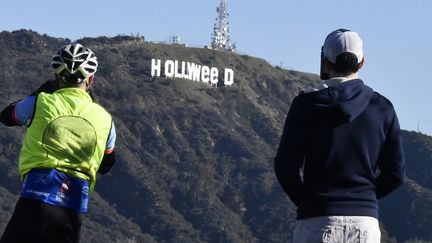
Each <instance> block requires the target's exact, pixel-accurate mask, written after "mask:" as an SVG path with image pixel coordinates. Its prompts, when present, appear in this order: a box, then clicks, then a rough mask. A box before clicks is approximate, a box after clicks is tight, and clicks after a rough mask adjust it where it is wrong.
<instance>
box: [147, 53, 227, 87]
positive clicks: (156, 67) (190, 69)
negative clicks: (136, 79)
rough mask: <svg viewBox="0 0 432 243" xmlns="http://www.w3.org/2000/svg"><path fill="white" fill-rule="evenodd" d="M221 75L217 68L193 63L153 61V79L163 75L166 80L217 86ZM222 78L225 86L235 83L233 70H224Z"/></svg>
mask: <svg viewBox="0 0 432 243" xmlns="http://www.w3.org/2000/svg"><path fill="white" fill-rule="evenodd" d="M219 74H220V71H219V69H218V68H216V67H209V66H205V65H199V64H195V63H193V62H184V61H178V60H165V61H164V62H162V60H161V59H152V60H151V76H152V77H155V76H156V77H160V76H161V75H163V76H164V77H166V78H182V79H188V80H192V81H196V82H203V83H207V84H210V85H212V86H216V85H217V84H218V83H219V76H220V75H219ZM221 77H223V84H224V85H225V86H231V85H232V84H233V83H234V71H233V70H232V69H231V68H224V70H223V75H221Z"/></svg>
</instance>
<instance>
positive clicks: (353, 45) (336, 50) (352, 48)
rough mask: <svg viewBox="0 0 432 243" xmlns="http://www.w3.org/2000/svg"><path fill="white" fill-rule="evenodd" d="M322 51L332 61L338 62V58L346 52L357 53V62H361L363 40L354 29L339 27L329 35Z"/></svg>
mask: <svg viewBox="0 0 432 243" xmlns="http://www.w3.org/2000/svg"><path fill="white" fill-rule="evenodd" d="M322 51H323V54H324V56H325V57H326V58H327V59H328V60H329V61H330V62H332V63H336V58H337V57H338V56H339V55H340V54H342V53H344V52H350V53H353V54H354V55H356V57H357V63H360V62H361V61H362V60H363V41H362V40H361V39H360V36H359V35H358V34H357V33H356V32H354V31H351V30H347V29H338V30H335V31H333V32H331V33H330V34H329V35H328V36H327V38H326V39H325V41H324V45H323V47H322Z"/></svg>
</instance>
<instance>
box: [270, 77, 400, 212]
mask: <svg viewBox="0 0 432 243" xmlns="http://www.w3.org/2000/svg"><path fill="white" fill-rule="evenodd" d="M274 166H275V168H274V169H275V173H276V176H277V179H278V181H279V183H280V184H281V186H282V188H283V189H284V191H285V192H286V193H287V194H288V196H289V197H290V199H291V201H292V202H293V203H294V204H295V205H296V206H297V214H298V216H297V218H298V219H304V218H310V217H317V216H371V217H375V218H378V199H380V198H382V197H384V196H386V195H387V194H389V193H390V192H392V191H394V190H395V189H396V188H397V187H399V186H400V185H401V184H402V182H403V180H404V177H405V161H404V154H403V148H402V142H401V135H400V128H399V123H398V120H397V116H396V113H395V111H394V108H393V106H392V104H391V103H390V101H389V100H387V99H386V98H385V97H384V96H382V95H380V94H379V93H377V92H374V91H373V90H372V89H371V88H369V87H368V86H366V85H364V83H363V81H362V80H360V79H354V80H350V81H346V82H343V83H339V84H337V85H335V86H332V87H329V88H326V89H322V90H319V91H315V92H311V93H303V94H300V95H298V96H297V97H296V98H294V100H293V102H292V105H291V108H290V111H289V112H288V116H287V118H286V121H285V126H284V130H283V134H282V137H281V141H280V144H279V148H278V152H277V155H276V158H275V160H274Z"/></svg>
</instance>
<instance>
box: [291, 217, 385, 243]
mask: <svg viewBox="0 0 432 243" xmlns="http://www.w3.org/2000/svg"><path fill="white" fill-rule="evenodd" d="M380 240H381V231H380V228H379V223H378V220H377V219H376V218H373V217H366V216H325V217H316V218H308V219H302V220H297V223H296V228H295V230H294V243H320V242H325V243H327V242H329V243H330V242H331V243H342V242H344V243H345V242H346V243H379V242H380Z"/></svg>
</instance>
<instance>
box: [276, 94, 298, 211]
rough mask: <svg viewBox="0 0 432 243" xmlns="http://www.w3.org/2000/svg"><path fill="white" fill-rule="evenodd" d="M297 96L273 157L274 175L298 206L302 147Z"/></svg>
mask: <svg viewBox="0 0 432 243" xmlns="http://www.w3.org/2000/svg"><path fill="white" fill-rule="evenodd" d="M300 111H301V108H300V104H299V102H298V98H295V99H294V100H293V103H292V105H291V108H290V110H289V112H288V115H287V118H286V121H285V126H284V130H283V133H282V137H281V140H280V144H279V148H278V151H277V154H276V157H275V159H274V170H275V173H276V177H277V179H278V181H279V183H280V185H281V186H282V188H283V189H284V191H285V192H286V193H287V194H288V196H289V197H290V199H291V201H292V202H293V203H294V204H295V205H296V206H298V205H299V204H300V202H301V198H302V191H303V182H302V180H301V177H300V168H301V167H302V166H303V161H304V153H303V151H304V149H303V144H304V142H303V136H302V135H304V134H303V133H302V122H301V117H300Z"/></svg>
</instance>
